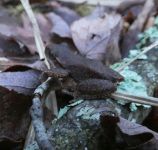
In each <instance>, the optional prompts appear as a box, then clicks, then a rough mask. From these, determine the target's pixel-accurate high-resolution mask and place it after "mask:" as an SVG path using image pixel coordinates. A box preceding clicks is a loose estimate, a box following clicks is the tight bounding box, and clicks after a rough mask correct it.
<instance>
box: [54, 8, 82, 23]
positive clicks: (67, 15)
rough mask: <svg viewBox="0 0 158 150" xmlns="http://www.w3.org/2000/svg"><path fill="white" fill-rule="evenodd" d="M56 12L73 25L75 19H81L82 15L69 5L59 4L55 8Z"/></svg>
mask: <svg viewBox="0 0 158 150" xmlns="http://www.w3.org/2000/svg"><path fill="white" fill-rule="evenodd" d="M54 12H55V13H56V14H57V15H59V16H60V17H61V18H62V19H64V20H65V21H66V23H67V24H68V25H71V24H72V23H73V22H74V21H76V20H78V19H80V16H79V15H78V14H77V13H76V12H75V11H74V10H72V9H70V8H68V7H63V6H59V7H57V8H55V9H54Z"/></svg>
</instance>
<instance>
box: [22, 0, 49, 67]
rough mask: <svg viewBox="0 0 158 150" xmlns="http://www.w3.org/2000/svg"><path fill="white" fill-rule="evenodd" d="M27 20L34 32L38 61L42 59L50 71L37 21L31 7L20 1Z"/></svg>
mask: <svg viewBox="0 0 158 150" xmlns="http://www.w3.org/2000/svg"><path fill="white" fill-rule="evenodd" d="M20 1H21V3H22V5H23V7H24V9H25V11H26V13H27V15H28V17H29V19H30V22H31V23H32V27H33V32H34V39H35V43H36V47H37V50H38V53H39V56H40V59H44V61H45V64H46V66H47V67H48V69H50V65H49V63H48V61H47V58H46V55H45V47H44V44H43V41H42V38H41V35H40V29H39V26H38V24H37V20H36V18H35V15H34V13H33V11H32V9H31V6H30V4H29V1H28V0H20Z"/></svg>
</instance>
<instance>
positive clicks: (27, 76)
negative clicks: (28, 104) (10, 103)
mask: <svg viewBox="0 0 158 150" xmlns="http://www.w3.org/2000/svg"><path fill="white" fill-rule="evenodd" d="M39 76H40V72H39V71H35V70H26V71H17V72H2V73H0V86H2V87H5V88H7V89H9V90H13V91H16V92H17V93H20V94H24V95H32V93H33V92H34V90H35V88H36V87H37V86H38V85H39V84H40V81H39Z"/></svg>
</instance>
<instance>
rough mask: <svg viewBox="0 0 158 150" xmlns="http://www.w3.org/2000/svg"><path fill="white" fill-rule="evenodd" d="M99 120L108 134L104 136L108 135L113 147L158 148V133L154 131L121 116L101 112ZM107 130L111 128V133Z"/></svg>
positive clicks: (129, 148) (127, 149) (141, 149)
mask: <svg viewBox="0 0 158 150" xmlns="http://www.w3.org/2000/svg"><path fill="white" fill-rule="evenodd" d="M100 121H101V125H102V127H103V128H104V130H105V131H107V133H108V134H109V135H106V136H109V138H110V140H111V143H113V145H114V146H115V148H116V147H117V149H121V150H122V149H124V150H158V134H157V133H156V132H154V131H152V130H150V129H148V128H146V127H144V126H142V125H139V124H137V123H133V122H130V121H128V120H126V119H124V118H121V117H114V116H107V115H104V114H102V115H101V117H100ZM108 130H112V131H111V132H112V134H113V135H111V132H110V131H108ZM105 134H106V132H105Z"/></svg>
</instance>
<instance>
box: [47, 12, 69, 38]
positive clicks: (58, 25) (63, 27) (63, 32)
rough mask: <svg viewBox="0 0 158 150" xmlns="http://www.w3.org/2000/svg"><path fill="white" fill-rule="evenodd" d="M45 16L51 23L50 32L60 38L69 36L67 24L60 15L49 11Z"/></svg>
mask: <svg viewBox="0 0 158 150" xmlns="http://www.w3.org/2000/svg"><path fill="white" fill-rule="evenodd" d="M47 17H48V18H49V20H50V21H51V22H52V24H53V27H52V30H51V33H54V34H56V35H58V36H59V37H62V38H71V33H70V28H69V25H68V24H67V23H66V22H65V21H64V20H63V19H62V18H61V17H60V16H58V15H56V14H55V13H49V14H47Z"/></svg>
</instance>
